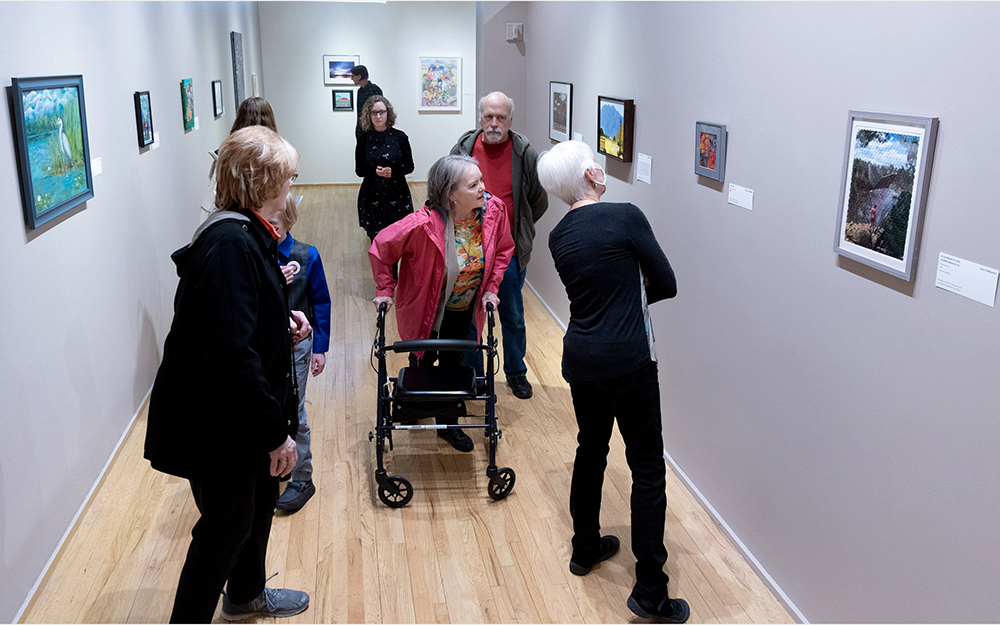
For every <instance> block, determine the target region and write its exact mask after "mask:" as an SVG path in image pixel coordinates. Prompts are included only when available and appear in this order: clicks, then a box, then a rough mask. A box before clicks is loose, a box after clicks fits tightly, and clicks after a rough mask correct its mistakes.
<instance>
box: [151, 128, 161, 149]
mask: <svg viewBox="0 0 1000 625" xmlns="http://www.w3.org/2000/svg"><path fill="white" fill-rule="evenodd" d="M158 147H160V133H159V132H154V133H153V143H152V144H151V145H150V146H149V149H150V150H155V149H156V148H158Z"/></svg>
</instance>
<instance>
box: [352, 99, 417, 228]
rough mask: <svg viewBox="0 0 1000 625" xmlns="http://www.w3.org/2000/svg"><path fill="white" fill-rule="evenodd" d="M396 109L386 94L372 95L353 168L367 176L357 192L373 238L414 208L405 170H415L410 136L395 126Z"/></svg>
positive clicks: (360, 215)
mask: <svg viewBox="0 0 1000 625" xmlns="http://www.w3.org/2000/svg"><path fill="white" fill-rule="evenodd" d="M395 123H396V113H395V111H393V110H392V105H391V104H389V101H388V100H386V99H385V98H384V97H383V96H380V95H373V96H371V97H370V98H368V101H367V102H365V106H364V108H363V109H362V110H361V128H362V129H363V130H364V133H363V134H362V135H361V136H360V137H358V146H357V148H355V150H354V171H355V173H356V174H357V175H358V176H360V177H362V178H364V180H363V181H362V182H361V191H360V192H359V193H358V220H359V221H360V223H361V227H362V228H364V229H365V232H366V233H368V238H369V239H372V240H374V239H375V235H377V234H378V233H379V231H380V230H381V229H382V228H385V227H386V226H388V225H389V224H391V223H394V222H396V221H399V220H400V219H402V218H403V217H406V216H407V215H409V214H410V213H412V212H413V200H412V199H411V197H410V187H409V186H407V184H406V174H409V173H412V172H413V153H412V152H411V151H410V140H409V139H408V138H407V137H406V133H404V132H403V131H402V130H398V129H396V128H393V125H394V124H395Z"/></svg>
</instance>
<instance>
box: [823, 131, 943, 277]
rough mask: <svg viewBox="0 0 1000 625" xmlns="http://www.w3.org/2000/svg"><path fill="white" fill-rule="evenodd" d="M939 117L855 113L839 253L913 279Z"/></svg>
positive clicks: (842, 199) (847, 155)
mask: <svg viewBox="0 0 1000 625" xmlns="http://www.w3.org/2000/svg"><path fill="white" fill-rule="evenodd" d="M937 127H938V118H937V117H916V116H913V115H894V114H888V113H872V112H869V111H849V112H848V116H847V146H846V147H845V150H844V151H845V154H844V171H843V176H842V177H841V179H840V189H841V196H840V211H839V217H838V219H837V238H836V242H835V245H834V251H835V252H837V253H838V254H840V255H841V256H846V257H847V258H851V259H853V260H856V261H858V262H859V263H864V264H865V265H868V266H869V267H874V268H875V269H879V270H881V271H884V272H886V273H888V274H890V275H893V276H896V277H897V278H902V279H903V280H906V281H910V280H912V279H913V271H914V269H915V267H916V261H917V251H918V248H919V247H920V230H921V225H922V223H921V222H922V219H923V213H924V204H925V203H926V201H927V185H928V183H929V182H930V173H931V162H932V161H933V160H934V144H935V141H936V139H937Z"/></svg>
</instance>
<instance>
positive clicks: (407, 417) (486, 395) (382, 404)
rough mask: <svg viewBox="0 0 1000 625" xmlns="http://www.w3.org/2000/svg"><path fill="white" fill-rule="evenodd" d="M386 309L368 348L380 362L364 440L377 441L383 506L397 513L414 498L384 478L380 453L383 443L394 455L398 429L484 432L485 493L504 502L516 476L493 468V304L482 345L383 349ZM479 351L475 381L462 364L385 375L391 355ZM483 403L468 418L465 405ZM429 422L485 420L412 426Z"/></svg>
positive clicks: (399, 344)
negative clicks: (482, 368) (481, 359)
mask: <svg viewBox="0 0 1000 625" xmlns="http://www.w3.org/2000/svg"><path fill="white" fill-rule="evenodd" d="M388 308H389V307H388V306H387V305H386V304H384V303H383V304H380V305H379V310H378V320H377V324H376V325H377V328H378V331H377V335H376V337H375V342H374V344H373V345H372V355H373V357H374V358H376V359H377V360H378V365H377V366H378V402H377V408H376V415H375V431H374V432H369V433H368V440H369V441H372V440H374V441H375V457H376V459H377V462H378V468H377V469H376V470H375V482H376V483H377V484H378V496H379V499H381V500H382V503H384V504H385V505H387V506H389V507H391V508H401V507H403V506H405V505H406V504H407V503H409V501H410V499H411V498H412V497H413V486H412V485H411V484H410V482H409V480H407V479H406V478H404V477H400V476H398V475H388V474H387V472H386V470H385V464H384V462H383V459H382V454H383V453H384V451H385V442H386V441H387V440H388V441H389V450H390V451H391V450H392V433H393V432H395V431H397V430H440V429H447V428H462V429H466V430H473V429H481V430H484V434H485V435H486V438H487V440H488V441H489V454H490V463H489V466H487V467H486V477H487V478H489V484H488V486H487V491H488V492H489V495H490V497H492V498H493V499H497V500H499V499H503V498H505V497H506V496H507V495H509V494H510V492H511V491H512V490H513V489H514V480H515V474H514V470H513V469H511V468H510V467H502V468H497V465H496V451H497V444H498V443H499V442H500V439H501V438H502V437H503V432H501V430H500V428H499V427H497V418H496V402H497V398H496V393H495V392H494V381H493V378H494V375H495V372H496V362H495V361H496V360H497V340H496V338H495V337H494V336H493V327H494V323H495V322H494V310H493V304H487V305H486V316H487V324H486V325H487V333H486V343H485V344H479V343H477V342H476V341H468V340H457V339H421V340H415V341H396V342H395V343H393V344H392V345H386V344H385V315H386V312H387V311H388ZM428 350H431V351H438V352H441V351H458V352H475V351H481V352H483V353H484V354H485V356H486V375H485V376H483V377H478V376H476V370H475V369H474V368H472V367H468V366H464V365H454V366H443V367H442V366H435V367H404V368H403V369H401V370H400V371H399V375H398V376H397V377H395V378H390V377H389V376H388V372H387V370H386V354H387V353H389V352H395V353H409V352H422V351H428ZM479 400H481V401H485V406H486V408H485V413H484V414H472V415H470V414H468V413H467V411H466V405H465V402H467V401H479ZM427 417H459V418H472V419H476V418H484V422H481V423H458V424H452V425H446V424H433V425H419V424H415V423H414V421H416V420H418V419H424V418H427Z"/></svg>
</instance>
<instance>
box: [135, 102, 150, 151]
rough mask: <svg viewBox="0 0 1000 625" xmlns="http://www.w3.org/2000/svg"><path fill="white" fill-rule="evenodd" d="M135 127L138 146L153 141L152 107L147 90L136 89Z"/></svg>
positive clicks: (143, 145)
mask: <svg viewBox="0 0 1000 625" xmlns="http://www.w3.org/2000/svg"><path fill="white" fill-rule="evenodd" d="M133 99H134V100H135V129H136V132H137V133H138V136H139V147H140V148H144V147H146V146H147V145H149V144H150V143H152V142H153V109H152V106H151V105H150V103H149V92H148V91H136V92H135V95H134V96H133Z"/></svg>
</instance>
